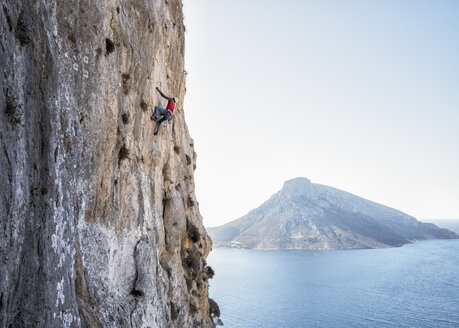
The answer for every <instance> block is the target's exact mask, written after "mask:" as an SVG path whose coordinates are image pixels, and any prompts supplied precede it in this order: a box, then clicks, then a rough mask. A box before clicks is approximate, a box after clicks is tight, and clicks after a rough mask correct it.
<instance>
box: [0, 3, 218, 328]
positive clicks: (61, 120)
mask: <svg viewBox="0 0 459 328" xmlns="http://www.w3.org/2000/svg"><path fill="white" fill-rule="evenodd" d="M0 11H1V16H0V17H1V19H0V37H1V49H0V67H1V73H2V85H1V90H0V91H1V92H0V108H1V113H0V154H1V155H0V179H1V180H0V182H1V190H0V277H1V279H0V327H80V326H81V327H213V326H214V324H213V322H212V319H211V315H210V313H209V302H208V283H207V280H208V278H209V275H211V272H212V270H210V269H208V268H207V267H206V263H205V258H206V257H207V255H208V253H209V251H210V249H211V241H210V239H209V237H208V236H207V233H206V231H205V229H204V228H203V226H202V219H201V216H200V213H199V209H198V203H197V201H196V199H195V194H194V180H193V171H194V168H195V163H196V154H195V152H194V150H193V140H192V139H191V138H190V137H189V134H188V130H187V126H186V123H185V120H184V111H183V106H182V104H183V97H184V94H185V74H184V25H183V16H182V3H181V1H179V0H161V1H159V0H158V1H154V0H136V1H121V0H106V1H92V0H72V1H49V0H22V1H18V0H2V2H1V8H0ZM156 86H158V87H160V88H161V89H162V90H163V91H164V92H165V93H166V94H169V95H171V96H178V97H179V103H178V104H177V106H176V110H175V113H174V119H173V122H172V123H171V124H168V125H164V126H163V127H162V129H161V131H160V133H159V135H158V136H154V135H153V129H154V124H155V123H154V122H153V121H151V119H150V116H151V114H152V109H153V108H154V106H155V105H156V104H157V97H156V92H155V87H156Z"/></svg>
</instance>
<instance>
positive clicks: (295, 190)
mask: <svg viewBox="0 0 459 328" xmlns="http://www.w3.org/2000/svg"><path fill="white" fill-rule="evenodd" d="M281 193H285V194H288V195H291V196H303V195H305V196H310V195H312V193H313V190H312V183H311V180H309V179H307V178H302V177H300V178H294V179H290V180H287V181H285V182H284V186H283V187H282V190H281Z"/></svg>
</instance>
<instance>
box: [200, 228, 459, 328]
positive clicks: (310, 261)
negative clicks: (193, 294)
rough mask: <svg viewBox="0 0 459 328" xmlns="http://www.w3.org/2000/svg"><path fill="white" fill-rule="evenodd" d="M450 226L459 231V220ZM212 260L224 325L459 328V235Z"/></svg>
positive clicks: (222, 254) (220, 251) (224, 254)
mask: <svg viewBox="0 0 459 328" xmlns="http://www.w3.org/2000/svg"><path fill="white" fill-rule="evenodd" d="M439 225H440V226H442V225H441V224H439ZM445 227H448V228H450V229H451V230H454V231H456V232H457V233H459V222H450V223H448V225H447V226H445ZM207 262H208V263H209V265H210V266H212V268H213V269H214V270H215V276H214V278H213V279H212V280H210V291H209V292H210V297H211V298H213V299H214V300H215V301H216V302H217V303H218V304H219V307H220V312H221V317H220V318H221V320H222V321H223V324H224V327H228V328H258V327H260V328H261V327H263V328H284V327H285V328H303V327H394V328H395V327H413V328H423V327H451V328H452V327H456V328H458V327H459V239H457V240H429V241H418V242H415V243H413V244H408V245H404V246H402V247H396V248H384V249H359V250H332V251H327V250H321V251H309V250H244V249H228V248H215V249H214V250H213V251H212V252H211V253H210V255H209V257H208V260H207Z"/></svg>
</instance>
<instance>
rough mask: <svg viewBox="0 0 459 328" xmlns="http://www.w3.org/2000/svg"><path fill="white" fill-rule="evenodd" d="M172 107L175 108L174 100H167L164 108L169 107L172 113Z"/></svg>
mask: <svg viewBox="0 0 459 328" xmlns="http://www.w3.org/2000/svg"><path fill="white" fill-rule="evenodd" d="M174 108H175V102H173V101H170V100H169V102H168V103H167V107H166V109H170V111H171V112H172V113H173V112H174Z"/></svg>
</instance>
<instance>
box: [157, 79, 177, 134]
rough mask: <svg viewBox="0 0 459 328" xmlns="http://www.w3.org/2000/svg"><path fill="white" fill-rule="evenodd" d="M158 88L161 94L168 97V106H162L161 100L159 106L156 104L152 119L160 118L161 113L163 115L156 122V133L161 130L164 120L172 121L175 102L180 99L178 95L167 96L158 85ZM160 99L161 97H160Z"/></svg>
mask: <svg viewBox="0 0 459 328" xmlns="http://www.w3.org/2000/svg"><path fill="white" fill-rule="evenodd" d="M156 90H158V92H159V94H160V95H161V96H162V97H163V98H165V99H167V101H168V102H167V106H166V108H165V109H164V108H162V107H161V102H158V106H155V111H154V113H153V115H152V116H151V119H152V120H157V119H158V118H159V115H162V116H163V117H162V118H161V119H160V120H159V121H158V122H157V123H156V127H155V132H154V133H155V135H157V134H158V132H159V129H160V128H161V124H163V123H164V121H166V120H168V121H170V120H171V119H172V114H173V113H174V108H175V103H176V102H177V101H178V98H177V97H168V96H166V95H165V94H164V93H162V92H161V90H159V88H158V87H156ZM158 99H161V98H159V97H158Z"/></svg>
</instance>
